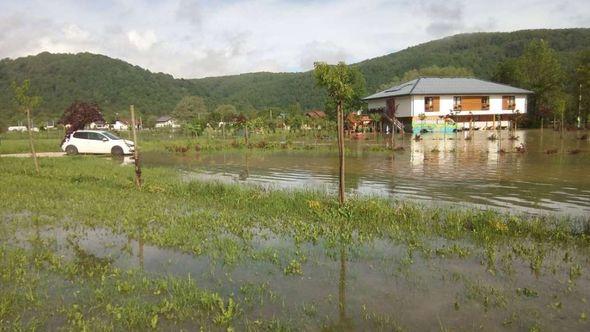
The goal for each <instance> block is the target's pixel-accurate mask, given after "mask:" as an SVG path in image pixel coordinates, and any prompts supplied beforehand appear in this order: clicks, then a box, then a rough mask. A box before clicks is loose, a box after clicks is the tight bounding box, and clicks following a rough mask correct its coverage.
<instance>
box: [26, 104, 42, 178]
mask: <svg viewBox="0 0 590 332" xmlns="http://www.w3.org/2000/svg"><path fill="white" fill-rule="evenodd" d="M27 124H28V125H29V126H28V130H27V131H28V132H29V145H30V146H31V156H32V157H33V162H34V163H35V171H36V172H37V175H39V174H40V170H39V160H37V153H36V152H35V144H34V143H33V128H32V123H31V110H30V109H28V108H27Z"/></svg>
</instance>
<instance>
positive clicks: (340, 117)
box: [336, 101, 393, 205]
mask: <svg viewBox="0 0 590 332" xmlns="http://www.w3.org/2000/svg"><path fill="white" fill-rule="evenodd" d="M336 111H337V117H338V163H339V172H338V203H340V205H344V114H343V113H344V112H343V111H342V101H338V104H337V105H336ZM392 134H393V133H392Z"/></svg>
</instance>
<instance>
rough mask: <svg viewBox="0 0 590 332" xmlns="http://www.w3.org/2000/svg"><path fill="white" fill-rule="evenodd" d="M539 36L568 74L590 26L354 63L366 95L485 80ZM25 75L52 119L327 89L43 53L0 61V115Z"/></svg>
mask: <svg viewBox="0 0 590 332" xmlns="http://www.w3.org/2000/svg"><path fill="white" fill-rule="evenodd" d="M540 38H542V39H545V40H547V41H548V43H549V44H550V46H551V47H552V48H554V49H555V50H556V52H557V54H558V55H559V58H560V61H561V63H562V65H563V66H564V69H565V70H566V71H571V70H572V68H573V63H574V57H575V55H576V54H577V53H578V52H580V51H582V50H585V49H588V48H590V29H588V28H573V29H535V30H519V31H513V32H476V33H466V34H457V35H453V36H448V37H444V38H441V39H437V40H432V41H429V42H425V43H421V44H418V45H414V46H410V47H407V48H405V49H403V50H400V51H397V52H394V53H390V54H387V55H383V56H379V57H374V58H371V59H366V60H363V61H360V62H357V63H353V64H351V66H354V67H357V68H358V69H359V70H360V71H361V72H362V73H363V75H364V76H365V79H366V81H367V92H368V93H372V92H374V91H375V90H376V89H377V88H378V87H379V86H380V85H382V84H384V83H388V82H391V81H393V80H394V79H395V78H397V77H401V76H402V75H403V73H404V72H406V71H408V70H411V69H419V68H424V67H427V66H433V65H437V66H456V67H465V68H469V69H471V70H472V71H473V73H474V74H475V75H476V76H477V77H479V78H482V79H488V80H489V79H491V78H492V76H493V74H494V71H495V70H496V67H497V65H498V64H499V63H500V62H502V61H504V60H506V59H509V58H514V57H517V56H519V55H520V54H521V53H522V51H523V50H524V47H525V45H526V44H527V43H528V42H530V41H531V40H533V39H540ZM24 79H30V80H31V87H32V91H33V93H35V94H38V95H40V96H41V97H42V98H43V103H42V104H41V106H40V108H39V111H38V112H36V114H35V116H36V118H37V119H40V120H50V119H56V118H57V117H59V115H61V113H62V112H63V110H64V109H65V108H66V107H67V106H68V105H69V104H70V103H72V102H73V101H74V100H88V101H96V102H98V103H99V105H101V107H102V108H103V110H104V111H105V113H106V114H111V115H112V114H115V113H117V112H126V110H127V108H128V105H129V104H134V105H135V106H136V108H137V109H138V110H140V111H141V112H143V113H144V114H146V115H149V116H157V115H163V114H169V113H170V112H171V111H172V109H173V108H174V106H175V105H176V103H177V102H178V101H179V100H180V99H181V98H182V97H183V96H185V95H200V96H202V97H204V98H205V100H206V102H207V105H208V107H209V108H210V109H211V110H212V109H213V108H214V107H216V106H217V105H220V104H228V103H230V104H234V105H236V106H237V107H238V109H239V110H247V109H251V108H257V109H264V108H269V107H280V108H285V107H289V106H290V105H293V104H295V103H299V104H300V105H301V107H302V108H304V109H308V108H322V107H323V105H324V100H325V93H324V92H323V90H322V89H320V88H318V87H317V86H316V84H315V81H314V78H313V74H312V71H304V72H267V71H263V72H254V73H242V74H235V75H224V76H213V77H203V78H193V79H186V78H175V77H174V76H172V75H170V74H167V73H162V72H152V71H150V70H148V69H144V68H142V67H139V66H137V65H133V64H131V63H128V62H125V61H124V60H121V59H115V58H111V57H109V56H107V55H101V54H93V53H89V52H80V53H76V54H63V53H62V54H52V53H48V52H42V53H39V54H37V55H30V56H26V57H20V58H16V59H8V58H5V59H2V60H0V119H4V122H10V121H15V120H18V119H21V118H22V115H20V114H18V113H16V107H15V105H14V104H13V103H12V92H11V89H10V82H12V81H15V80H16V81H22V80H24Z"/></svg>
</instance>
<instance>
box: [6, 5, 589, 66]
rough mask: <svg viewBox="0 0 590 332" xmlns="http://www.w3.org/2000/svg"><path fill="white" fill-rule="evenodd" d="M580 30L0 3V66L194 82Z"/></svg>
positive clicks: (553, 15)
mask: <svg viewBox="0 0 590 332" xmlns="http://www.w3.org/2000/svg"><path fill="white" fill-rule="evenodd" d="M589 26H590V1H589V0H571V1H570V0H564V1H560V0H494V1H489V0H446V1H435V0H413V1H412V0H394V1H382V0H356V1H354V0H353V1H348V0H342V1H332V0H325V1H312V0H302V1H295V0H286V1H279V0H258V1H247V0H243V1H241V0H220V1H200V0H171V1H156V0H144V1H140V0H94V1H84V0H78V1H75V0H50V1H48V0H19V1H8V0H0V58H7V57H8V58H17V57H22V56H27V55H35V54H38V53H40V52H44V51H47V52H52V53H78V52H92V53H99V54H104V55H107V56H110V57H114V58H118V59H122V60H124V61H127V62H129V63H132V64H134V65H138V66H141V67H143V68H147V69H149V70H150V71H153V72H164V73H168V74H172V75H174V76H175V77H179V78H199V77H207V76H221V75H231V74H239V73H246V72H255V71H271V72H296V71H305V70H309V69H312V68H313V63H314V61H327V62H330V63H333V62H337V61H345V62H347V63H354V62H358V61H362V60H365V59H368V58H373V57H377V56H382V55H386V54H389V53H392V52H395V51H399V50H402V49H404V48H407V47H410V46H413V45H417V44H420V43H423V42H427V41H430V40H433V39H438V38H442V37H445V36H449V35H453V34H457V33H464V32H480V31H485V32H487V31H513V30H521V29H538V28H571V27H589Z"/></svg>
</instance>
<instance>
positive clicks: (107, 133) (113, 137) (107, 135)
mask: <svg viewBox="0 0 590 332" xmlns="http://www.w3.org/2000/svg"><path fill="white" fill-rule="evenodd" d="M101 133H102V134H103V135H105V136H106V137H108V138H110V139H112V140H114V141H116V140H120V138H119V137H117V136H115V135H113V134H111V133H109V132H108V131H103V132H101Z"/></svg>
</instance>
